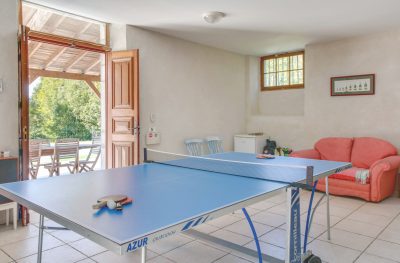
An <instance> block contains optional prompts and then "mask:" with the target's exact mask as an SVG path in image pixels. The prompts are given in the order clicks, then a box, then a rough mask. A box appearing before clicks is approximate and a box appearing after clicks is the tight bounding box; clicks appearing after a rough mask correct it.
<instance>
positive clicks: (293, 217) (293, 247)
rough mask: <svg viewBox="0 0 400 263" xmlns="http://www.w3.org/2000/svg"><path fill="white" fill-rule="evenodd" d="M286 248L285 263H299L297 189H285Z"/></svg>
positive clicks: (299, 232)
mask: <svg viewBox="0 0 400 263" xmlns="http://www.w3.org/2000/svg"><path fill="white" fill-rule="evenodd" d="M286 203H287V209H288V214H287V223H286V233H287V246H286V253H287V254H286V261H285V262H290V263H301V260H302V259H301V256H302V253H301V229H300V214H301V212H300V189H299V188H298V187H288V188H287V197H286Z"/></svg>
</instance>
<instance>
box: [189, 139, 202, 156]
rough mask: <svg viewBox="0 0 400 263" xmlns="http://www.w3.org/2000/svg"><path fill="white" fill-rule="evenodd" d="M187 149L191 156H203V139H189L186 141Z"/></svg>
mask: <svg viewBox="0 0 400 263" xmlns="http://www.w3.org/2000/svg"><path fill="white" fill-rule="evenodd" d="M185 145H186V149H187V151H188V152H189V154H190V155H193V156H200V155H202V147H203V140H202V139H188V140H185Z"/></svg>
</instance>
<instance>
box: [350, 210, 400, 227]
mask: <svg viewBox="0 0 400 263" xmlns="http://www.w3.org/2000/svg"><path fill="white" fill-rule="evenodd" d="M348 218H349V219H353V220H357V221H360V222H364V223H368V224H372V225H377V226H387V225H388V224H389V223H390V221H392V219H393V217H387V216H383V215H377V214H371V213H366V212H360V211H355V212H354V213H352V214H351V215H350V216H349V217H348Z"/></svg>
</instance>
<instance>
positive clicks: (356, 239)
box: [317, 229, 374, 251]
mask: <svg viewBox="0 0 400 263" xmlns="http://www.w3.org/2000/svg"><path fill="white" fill-rule="evenodd" d="M327 236H328V234H327V233H324V234H323V235H322V236H320V237H318V238H317V239H319V240H323V241H325V242H328V243H332V244H336V245H340V246H343V247H347V248H351V249H354V250H359V251H363V250H364V249H366V248H367V246H368V245H369V244H371V243H372V241H373V240H374V239H373V238H371V237H367V236H362V235H359V234H355V233H350V232H347V231H344V230H340V229H331V240H328V237H327Z"/></svg>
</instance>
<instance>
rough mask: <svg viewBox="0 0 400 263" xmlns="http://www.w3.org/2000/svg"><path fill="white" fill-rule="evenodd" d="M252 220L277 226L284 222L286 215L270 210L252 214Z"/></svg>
mask: <svg viewBox="0 0 400 263" xmlns="http://www.w3.org/2000/svg"><path fill="white" fill-rule="evenodd" d="M252 220H253V221H255V222H258V223H261V224H265V225H269V226H274V227H278V226H281V225H283V224H284V223H285V222H286V217H285V216H282V215H278V214H274V213H270V212H260V213H258V214H256V215H255V216H253V218H252Z"/></svg>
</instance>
